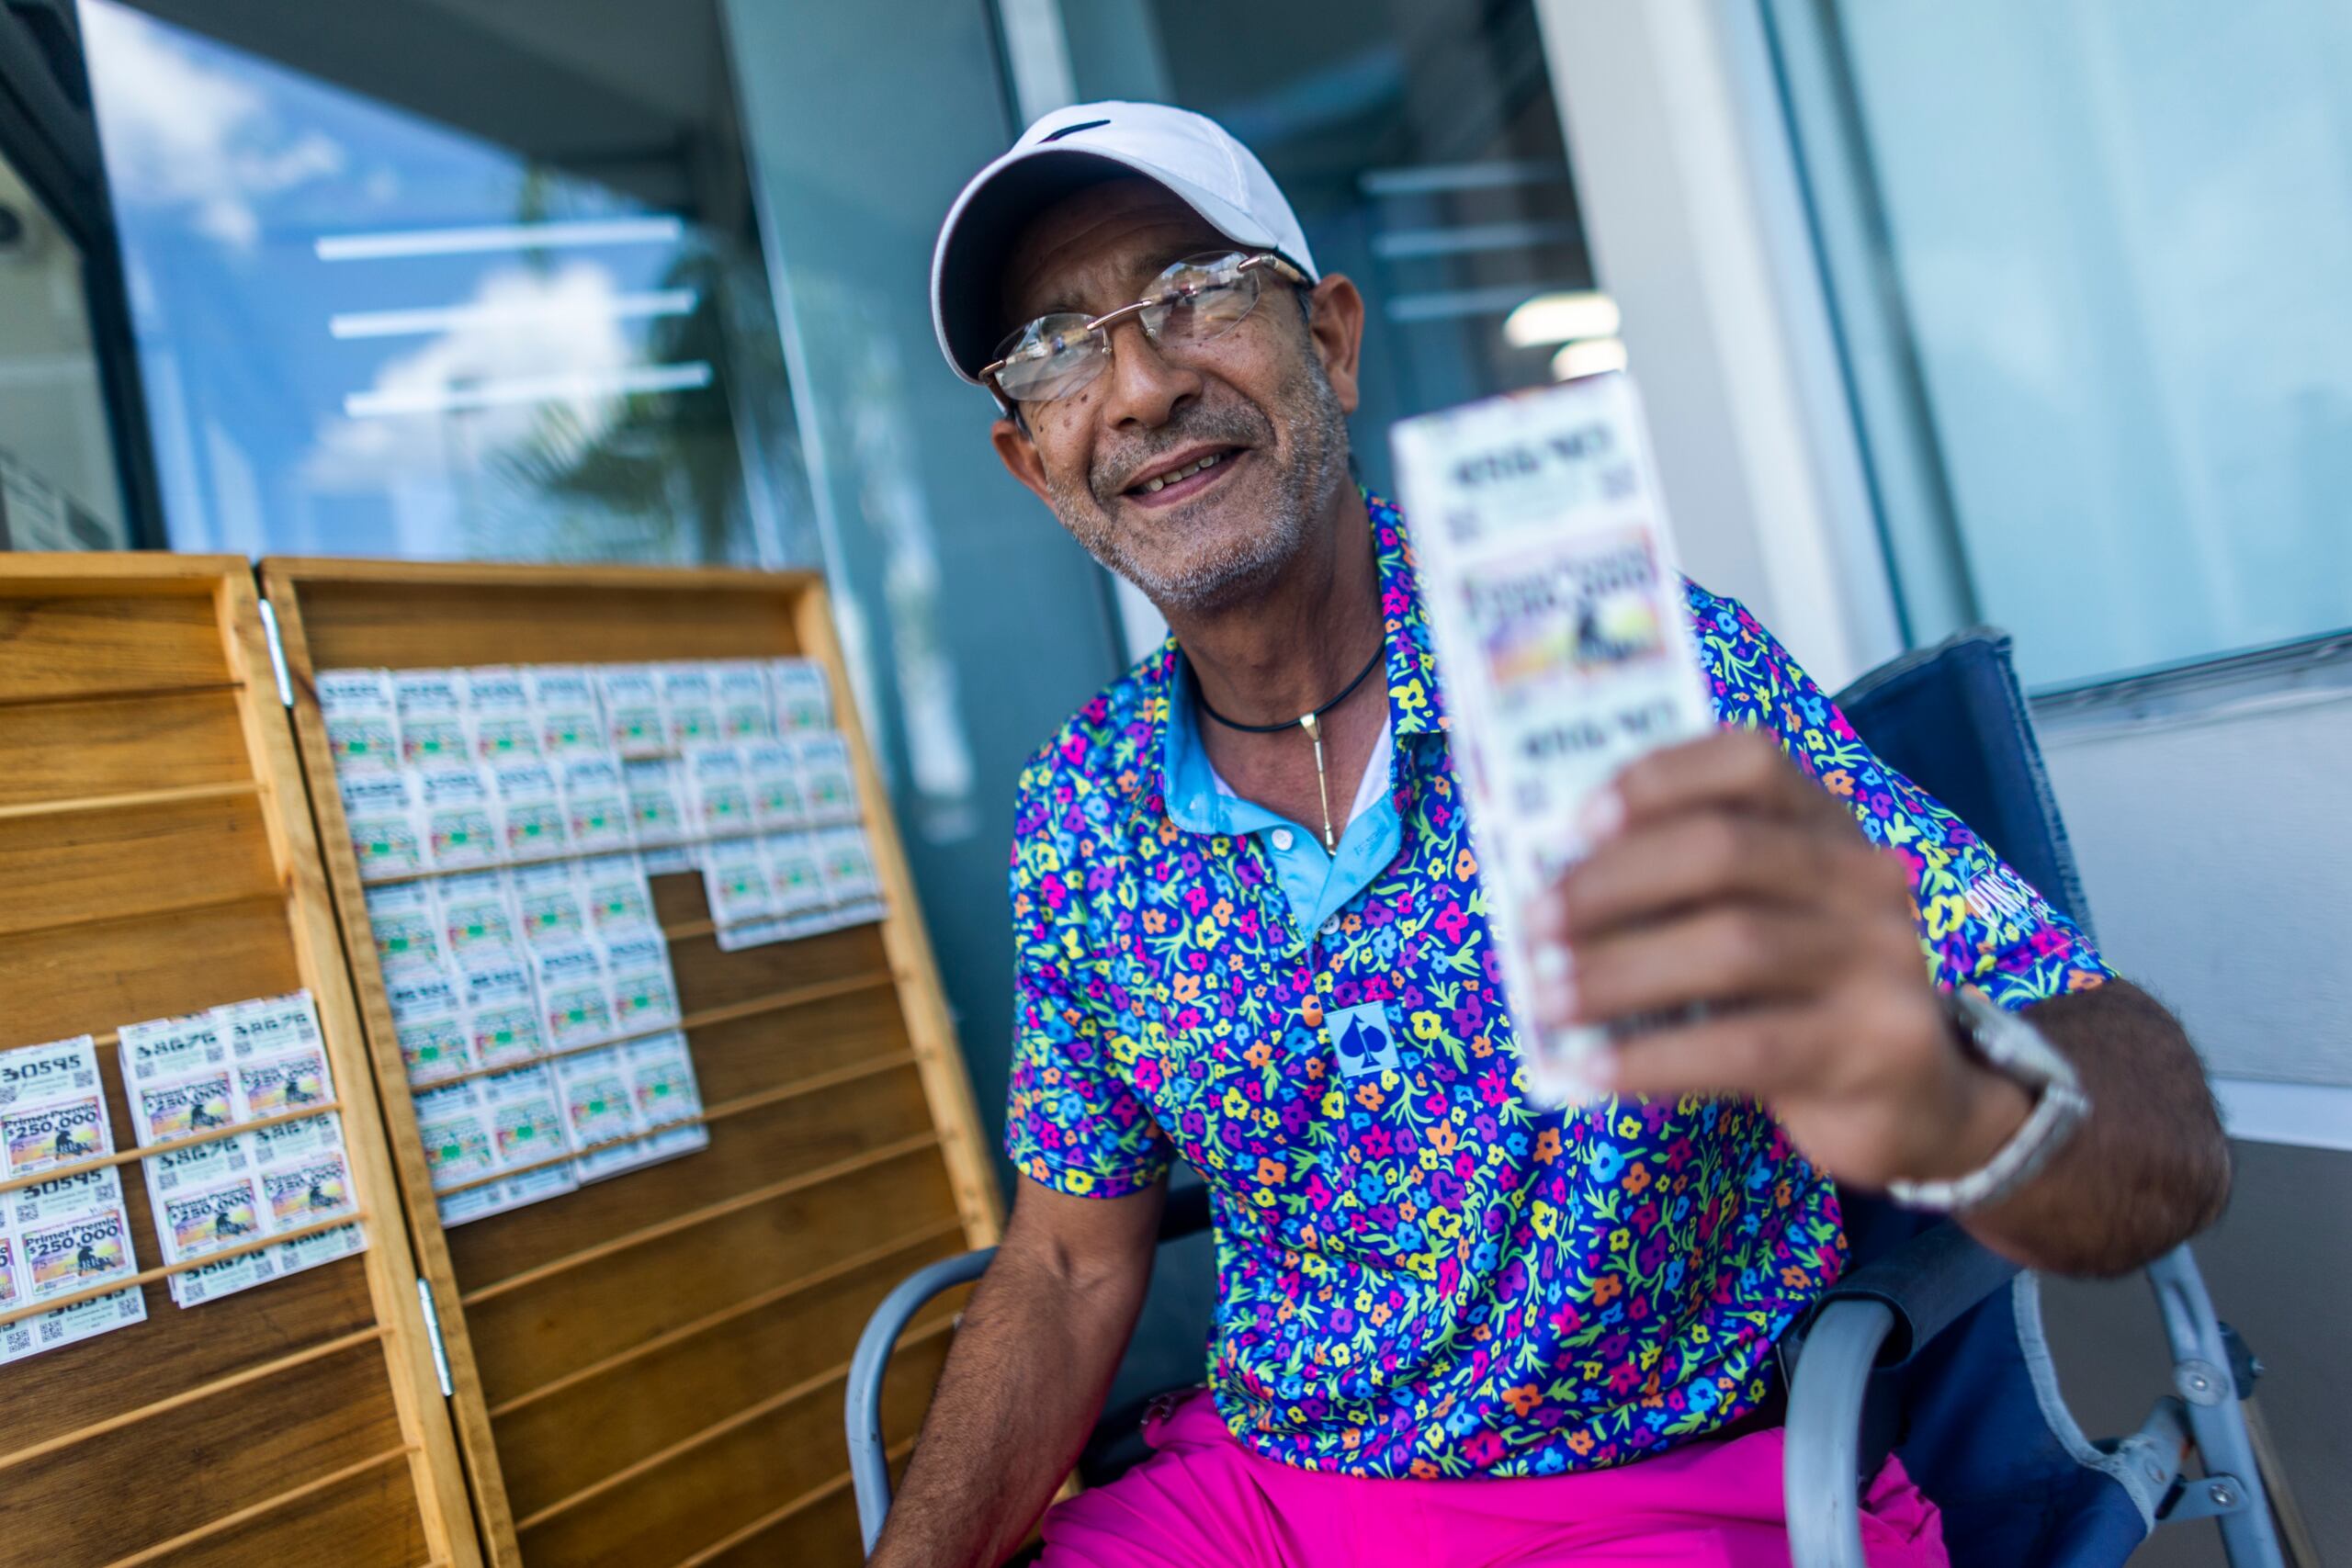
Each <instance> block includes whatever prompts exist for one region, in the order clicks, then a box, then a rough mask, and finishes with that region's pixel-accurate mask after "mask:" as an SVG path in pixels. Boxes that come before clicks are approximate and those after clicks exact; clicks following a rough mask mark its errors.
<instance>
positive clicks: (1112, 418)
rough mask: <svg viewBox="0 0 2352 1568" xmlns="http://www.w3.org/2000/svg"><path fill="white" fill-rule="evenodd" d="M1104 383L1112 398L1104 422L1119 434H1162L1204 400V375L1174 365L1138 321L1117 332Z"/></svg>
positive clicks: (1121, 324)
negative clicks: (1187, 407) (1136, 429)
mask: <svg viewBox="0 0 2352 1568" xmlns="http://www.w3.org/2000/svg"><path fill="white" fill-rule="evenodd" d="M1104 378H1105V379H1106V380H1108V381H1109V382H1110V393H1109V396H1108V397H1106V398H1105V399H1104V400H1103V419H1104V421H1105V422H1106V423H1109V424H1110V426H1111V428H1113V429H1114V430H1119V429H1124V428H1125V427H1127V426H1129V425H1139V426H1141V427H1143V428H1145V429H1147V430H1150V429H1157V428H1158V427H1159V426H1160V425H1163V424H1165V423H1168V421H1169V419H1170V417H1171V416H1172V415H1173V414H1174V413H1175V412H1176V410H1177V408H1178V406H1179V405H1181V404H1182V403H1183V402H1184V401H1185V400H1187V399H1192V398H1197V397H1199V396H1200V395H1201V377H1200V373H1199V372H1198V371H1196V370H1189V369H1186V368H1185V367H1182V366H1180V365H1177V364H1174V363H1172V362H1171V361H1170V360H1169V359H1168V358H1167V357H1166V356H1165V355H1162V354H1161V353H1160V352H1159V344H1156V343H1154V342H1152V341H1151V336H1150V334H1149V333H1146V332H1145V331H1144V330H1143V323H1142V322H1141V321H1136V319H1135V318H1134V317H1132V316H1130V317H1129V318H1128V319H1127V320H1125V321H1121V322H1119V323H1118V324H1116V325H1115V326H1114V327H1113V328H1112V329H1111V367H1110V369H1109V370H1107V371H1105V372H1104Z"/></svg>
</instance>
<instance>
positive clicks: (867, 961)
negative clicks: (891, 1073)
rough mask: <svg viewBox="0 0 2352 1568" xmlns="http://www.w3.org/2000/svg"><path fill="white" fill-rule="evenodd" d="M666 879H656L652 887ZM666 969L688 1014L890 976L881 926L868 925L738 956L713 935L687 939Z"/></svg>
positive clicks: (754, 949) (752, 949)
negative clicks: (846, 981) (828, 984)
mask: <svg viewBox="0 0 2352 1568" xmlns="http://www.w3.org/2000/svg"><path fill="white" fill-rule="evenodd" d="M668 880H670V879H669V878H667V877H660V878H656V879H655V886H656V888H657V889H658V888H659V886H660V885H661V884H662V882H665V881H668ZM670 966H671V967H672V968H673V970H675V971H676V972H677V976H678V1005H679V1006H680V1007H683V1008H684V1009H685V1010H686V1011H688V1012H689V1013H699V1012H708V1011H714V1010H720V1009H726V1008H733V1007H738V1006H741V1005H742V1004H743V1003H746V1002H752V1001H757V1000H759V999H761V998H766V997H773V996H775V995H778V994H780V993H792V992H797V991H801V990H803V989H805V988H807V987H810V986H814V985H819V984H821V983H823V982H825V981H828V980H837V979H840V978H841V977H842V976H850V975H859V976H863V975H876V974H881V975H888V974H892V973H894V971H893V970H892V968H891V964H890V959H889V954H888V953H887V952H886V951H885V950H884V947H883V943H882V928H881V927H879V926H871V925H867V926H851V927H848V928H846V929H845V930H842V931H827V932H825V933H824V934H822V935H820V936H811V937H803V938H801V939H800V940H799V941H797V942H768V943H766V944H765V945H763V946H760V947H747V948H744V949H743V950H742V951H741V952H740V953H725V952H721V951H720V949H719V946H718V939H717V938H716V937H693V938H689V939H688V940H686V941H684V942H673V943H672V944H671V945H670ZM902 1005H903V1004H902Z"/></svg>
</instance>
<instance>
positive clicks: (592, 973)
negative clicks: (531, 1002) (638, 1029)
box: [531, 942, 614, 1051]
mask: <svg viewBox="0 0 2352 1568" xmlns="http://www.w3.org/2000/svg"><path fill="white" fill-rule="evenodd" d="M531 980H532V985H533V988H534V989H535V990H537V993H538V998H539V1022H540V1025H541V1027H542V1030H543V1036H542V1037H543V1038H544V1039H545V1040H546V1041H547V1043H548V1049H549V1050H553V1051H568V1050H570V1049H571V1048H572V1047H573V1046H575V1045H593V1044H595V1043H599V1042H601V1041H605V1040H610V1039H611V1038H612V1037H613V1034H614V1028H613V1000H612V992H611V991H610V989H608V988H607V987H606V985H605V961H604V958H603V956H602V955H601V954H600V953H597V951H596V950H595V948H594V947H593V946H590V945H589V944H587V943H585V942H582V943H580V944H579V945H577V946H573V947H553V948H545V949H542V950H540V951H539V952H537V953H533V954H532V955H531Z"/></svg>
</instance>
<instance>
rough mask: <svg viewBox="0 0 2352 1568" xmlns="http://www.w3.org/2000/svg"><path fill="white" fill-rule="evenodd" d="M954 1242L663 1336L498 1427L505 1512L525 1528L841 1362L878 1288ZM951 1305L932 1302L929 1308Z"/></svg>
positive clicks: (936, 1243) (558, 1325)
mask: <svg viewBox="0 0 2352 1568" xmlns="http://www.w3.org/2000/svg"><path fill="white" fill-rule="evenodd" d="M961 1241H962V1238H961V1237H960V1236H959V1237H956V1239H955V1240H954V1241H952V1242H950V1241H942V1240H939V1239H934V1240H933V1242H932V1243H931V1244H930V1245H928V1246H927V1247H920V1248H917V1249H915V1250H914V1251H913V1252H911V1253H910V1252H908V1251H906V1250H904V1249H900V1250H896V1251H893V1252H892V1253H890V1254H889V1255H888V1256H886V1257H884V1258H879V1259H876V1261H874V1262H872V1263H869V1264H867V1265H866V1266H865V1268H864V1269H857V1270H854V1271H853V1272H851V1273H848V1274H845V1275H842V1276H841V1277H839V1278H837V1279H834V1280H829V1281H827V1282H826V1283H825V1284H823V1285H821V1286H820V1287H819V1288H817V1289H815V1290H811V1291H803V1292H797V1293H795V1294H793V1295H789V1296H786V1297H784V1298H783V1299H781V1300H778V1301H775V1302H773V1303H769V1304H767V1305H766V1306H764V1307H762V1308H760V1309H758V1310H755V1311H752V1312H750V1313H744V1314H738V1315H733V1316H729V1317H726V1318H723V1319H720V1320H718V1321H717V1322H714V1323H713V1324H712V1325H710V1326H709V1327H708V1328H707V1329H704V1330H703V1331H701V1332H699V1333H695V1334H690V1335H685V1336H683V1337H676V1338H673V1339H672V1340H670V1341H668V1342H666V1343H664V1344H663V1345H662V1347H661V1348H659V1349H657V1350H656V1351H654V1352H653V1353H651V1354H650V1355H646V1356H641V1357H638V1358H635V1359H631V1360H630V1361H628V1362H627V1363H625V1364H623V1365H622V1366H621V1367H619V1368H617V1369H616V1370H615V1371H612V1372H610V1373H607V1374H606V1375H605V1376H602V1377H598V1378H594V1379H589V1380H583V1381H582V1382H576V1383H574V1384H572V1385H571V1386H570V1387H568V1388H566V1389H565V1390H563V1391H562V1392H561V1393H559V1394H557V1395H555V1396H553V1397H550V1398H547V1399H542V1400H538V1401H535V1402H534V1403H532V1404H527V1405H525V1406H524V1407H523V1408H521V1409H520V1410H517V1411H515V1413H513V1414H512V1415H509V1416H504V1417H503V1418H499V1419H498V1420H497V1421H496V1422H495V1425H496V1428H497V1432H498V1441H499V1446H500V1449H501V1450H502V1451H503V1452H504V1454H505V1455H506V1486H507V1493H508V1495H509V1497H510V1498H512V1500H513V1502H514V1505H515V1511H516V1513H517V1514H519V1515H521V1516H522V1517H524V1518H525V1519H526V1520H527V1519H528V1518H529V1517H531V1516H532V1515H534V1514H536V1513H537V1511H538V1510H540V1509H542V1508H545V1507H548V1506H552V1505H554V1504H556V1503H557V1502H559V1501H560V1499H562V1498H564V1497H567V1496H571V1495H574V1494H577V1493H579V1492H582V1490H584V1489H585V1488H588V1487H590V1486H593V1485H595V1484H598V1483H602V1482H604V1481H605V1480H606V1479H607V1478H609V1477H610V1476H612V1475H613V1474H614V1473H616V1472H619V1471H621V1470H624V1469H626V1468H627V1467H628V1466H629V1465H632V1464H636V1463H639V1462H640V1461H645V1460H647V1459H648V1458H649V1457H650V1456H651V1455H653V1454H656V1453H659V1452H662V1451H663V1450H667V1449H669V1448H671V1447H672V1446H673V1445H674V1444H677V1443H680V1442H683V1441H684V1440H685V1439H687V1438H690V1437H691V1436H693V1435H694V1434H695V1433H696V1432H698V1431H702V1430H704V1429H705V1428H708V1427H716V1426H717V1425H718V1423H719V1422H722V1421H725V1420H727V1419H729V1417H731V1416H735V1415H737V1414H739V1413H740V1412H741V1411H743V1410H745V1409H748V1408H751V1407H752V1406H754V1405H756V1404H758V1403H759V1402H760V1401H761V1400H763V1399H764V1398H766V1397H768V1396H769V1395H770V1394H771V1393H773V1392H774V1391H775V1390H778V1389H784V1388H789V1387H792V1386H794V1385H796V1384H798V1383H800V1382H806V1381H807V1380H809V1379H810V1378H813V1377H817V1376H820V1375H821V1374H823V1373H825V1372H826V1371H827V1369H829V1368H831V1367H832V1366H834V1365H835V1364H837V1363H840V1362H845V1361H847V1360H848V1359H849V1356H850V1352H851V1351H852V1350H854V1349H855V1348H857V1337H858V1333H859V1331H860V1330H861V1329H863V1328H864V1327H865V1320H866V1318H868V1317H869V1316H871V1315H872V1314H873V1312H874V1309H875V1307H876V1306H877V1305H879V1304H880V1303H881V1301H882V1298H883V1297H884V1296H885V1295H886V1294H888V1292H889V1291H890V1288H891V1287H892V1286H894V1285H896V1284H897V1283H898V1282H899V1280H902V1279H904V1278H905V1277H906V1276H907V1275H908V1274H909V1273H910V1272H912V1271H913V1270H914V1269H918V1268H920V1267H922V1265H923V1264H925V1263H928V1262H930V1261H932V1260H933V1258H938V1257H942V1256H944V1255H946V1254H948V1253H950V1252H953V1251H958V1250H961ZM956 1304H959V1303H956V1302H949V1303H943V1307H942V1309H941V1310H945V1309H946V1308H948V1307H952V1306H954V1305H956ZM926 1311H932V1309H926ZM932 1315H934V1316H936V1315H938V1313H937V1312H932ZM563 1326H564V1320H563V1319H562V1318H561V1317H558V1318H556V1319H554V1320H553V1321H552V1322H551V1323H550V1324H549V1327H550V1329H551V1330H552V1331H554V1332H557V1333H560V1332H562V1330H563ZM526 1528H527V1527H526Z"/></svg>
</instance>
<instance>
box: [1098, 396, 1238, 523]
mask: <svg viewBox="0 0 2352 1568" xmlns="http://www.w3.org/2000/svg"><path fill="white" fill-rule="evenodd" d="M1272 434H1273V426H1272V424H1271V423H1269V422H1268V421H1267V419H1266V417H1265V416H1264V415H1263V414H1261V413H1259V412H1257V411H1256V410H1255V409H1250V410H1246V411H1245V410H1241V409H1220V410H1216V411H1213V412H1204V413H1197V414H1188V415H1185V416H1183V417H1182V419H1180V420H1179V421H1177V422H1176V423H1172V424H1169V425H1165V426H1163V427H1162V428H1160V429H1159V430H1155V431H1153V432H1152V433H1151V437H1150V439H1149V440H1148V442H1141V441H1139V442H1136V444H1134V445H1133V446H1125V447H1122V448H1121V449H1120V450H1119V451H1117V452H1114V453H1112V454H1109V455H1107V456H1105V457H1098V458H1097V459H1096V460H1095V463H1094V472H1093V479H1092V482H1093V487H1094V493H1095V495H1096V496H1097V497H1098V498H1100V499H1102V500H1103V501H1109V500H1111V499H1113V498H1114V497H1115V496H1117V495H1119V494H1120V493H1121V492H1123V491H1125V490H1126V488H1127V487H1128V486H1129V485H1131V484H1134V483H1135V482H1136V480H1138V479H1148V478H1149V477H1150V476H1151V475H1152V474H1154V473H1157V472H1158V471H1159V469H1158V468H1156V467H1154V465H1155V464H1164V462H1165V460H1166V459H1167V458H1168V457H1171V456H1173V455H1174V454H1175V453H1178V452H1181V451H1182V450H1183V449H1184V448H1185V447H1187V446H1199V445H1201V444H1202V443H1204V442H1207V443H1211V444H1213V445H1219V446H1225V445H1229V446H1265V445H1267V444H1268V441H1269V438H1270V437H1272Z"/></svg>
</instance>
